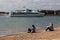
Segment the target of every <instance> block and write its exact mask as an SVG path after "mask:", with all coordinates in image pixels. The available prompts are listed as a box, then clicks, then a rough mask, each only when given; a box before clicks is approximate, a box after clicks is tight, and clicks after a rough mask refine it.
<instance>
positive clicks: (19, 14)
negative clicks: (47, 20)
mask: <svg viewBox="0 0 60 40" xmlns="http://www.w3.org/2000/svg"><path fill="white" fill-rule="evenodd" d="M9 15H10V16H11V17H41V16H44V15H45V13H41V12H38V11H34V10H29V9H26V10H20V11H19V10H16V11H14V12H10V13H9Z"/></svg>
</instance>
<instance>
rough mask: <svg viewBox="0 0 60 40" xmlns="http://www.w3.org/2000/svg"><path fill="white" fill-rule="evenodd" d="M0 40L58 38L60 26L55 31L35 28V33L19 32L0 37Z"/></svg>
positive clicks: (51, 39) (46, 39) (54, 39)
mask: <svg viewBox="0 0 60 40" xmlns="http://www.w3.org/2000/svg"><path fill="white" fill-rule="evenodd" d="M0 40H60V27H58V28H55V31H47V32H46V31H44V30H40V29H39V30H37V32H36V33H27V32H20V33H16V34H10V35H6V36H2V37H0Z"/></svg>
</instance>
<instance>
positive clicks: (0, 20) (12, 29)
mask: <svg viewBox="0 0 60 40" xmlns="http://www.w3.org/2000/svg"><path fill="white" fill-rule="evenodd" d="M51 22H52V23H53V24H54V27H57V26H60V16H44V17H6V16H0V35H5V34H11V33H17V32H22V31H27V29H28V28H31V26H32V24H34V25H35V26H36V28H37V29H45V28H46V26H48V25H49V23H51Z"/></svg>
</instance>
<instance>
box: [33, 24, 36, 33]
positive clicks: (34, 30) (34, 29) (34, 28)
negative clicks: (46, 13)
mask: <svg viewBox="0 0 60 40" xmlns="http://www.w3.org/2000/svg"><path fill="white" fill-rule="evenodd" d="M35 32H36V27H35V25H32V33H35Z"/></svg>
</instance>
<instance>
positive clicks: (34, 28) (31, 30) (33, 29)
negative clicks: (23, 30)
mask: <svg viewBox="0 0 60 40" xmlns="http://www.w3.org/2000/svg"><path fill="white" fill-rule="evenodd" d="M35 32H36V27H35V25H32V29H31V28H28V33H35Z"/></svg>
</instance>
